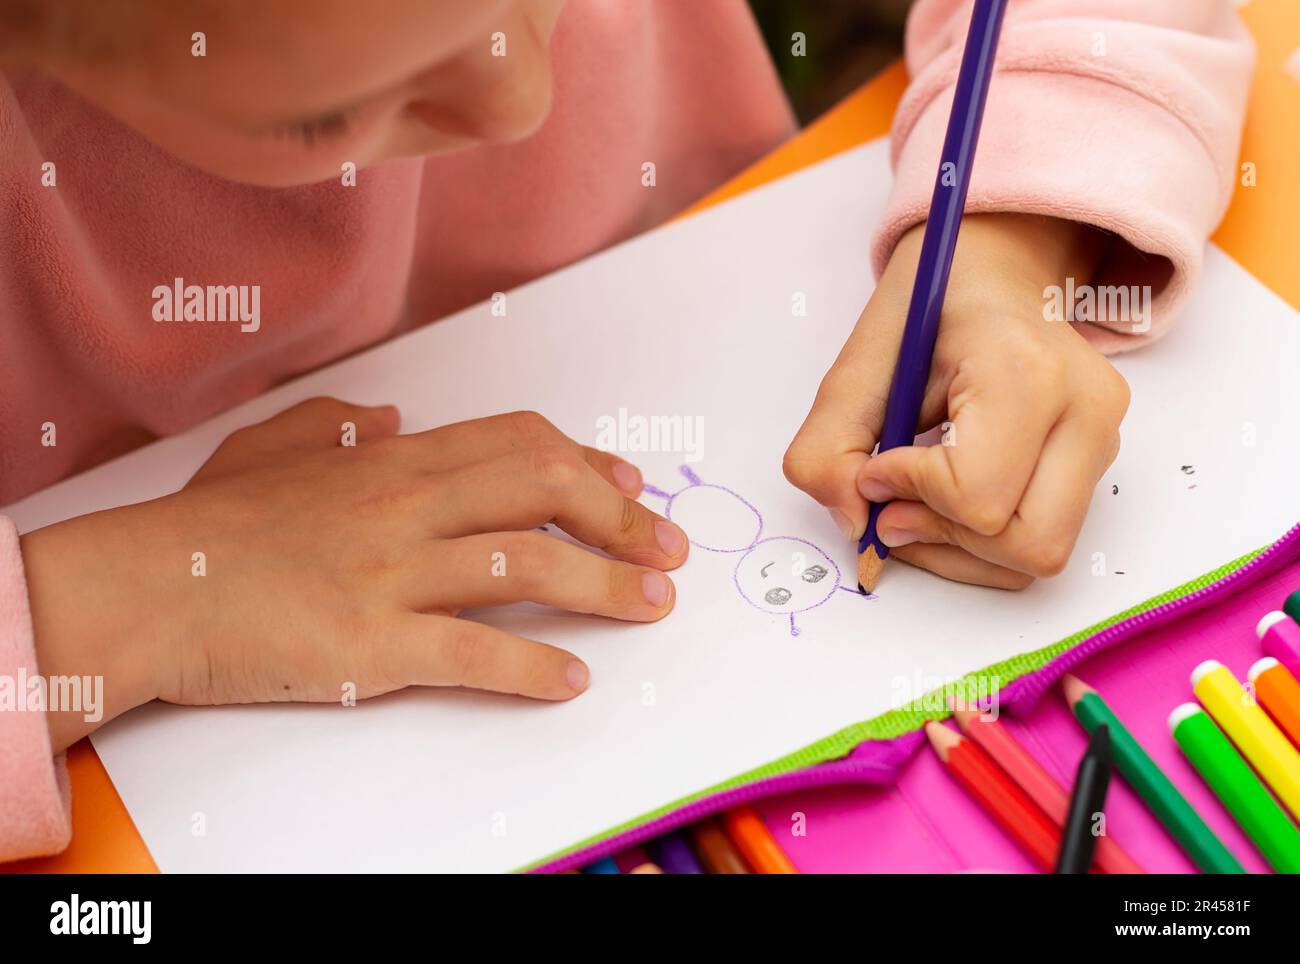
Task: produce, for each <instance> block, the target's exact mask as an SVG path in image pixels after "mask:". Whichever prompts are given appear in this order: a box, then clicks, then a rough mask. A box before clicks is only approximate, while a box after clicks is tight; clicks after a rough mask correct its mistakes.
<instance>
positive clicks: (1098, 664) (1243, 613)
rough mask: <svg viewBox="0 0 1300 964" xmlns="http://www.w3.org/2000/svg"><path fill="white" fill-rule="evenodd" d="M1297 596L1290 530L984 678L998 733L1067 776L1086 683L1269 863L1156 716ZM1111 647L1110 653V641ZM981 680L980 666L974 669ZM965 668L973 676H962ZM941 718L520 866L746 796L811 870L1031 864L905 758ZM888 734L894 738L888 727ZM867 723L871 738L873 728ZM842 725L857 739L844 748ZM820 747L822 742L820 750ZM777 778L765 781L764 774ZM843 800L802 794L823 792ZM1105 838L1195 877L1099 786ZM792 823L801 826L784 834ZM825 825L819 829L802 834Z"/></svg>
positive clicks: (1214, 821)
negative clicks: (1075, 690) (1001, 723)
mask: <svg viewBox="0 0 1300 964" xmlns="http://www.w3.org/2000/svg"><path fill="white" fill-rule="evenodd" d="M1297 588H1300V525H1296V526H1294V527H1292V528H1291V530H1290V531H1288V532H1287V533H1286V535H1284V536H1283V537H1282V538H1281V539H1279V540H1278V541H1277V542H1275V543H1273V544H1272V545H1270V546H1268V547H1266V548H1265V549H1262V550H1260V551H1258V552H1256V553H1250V554H1248V555H1247V556H1244V557H1242V558H1241V559H1237V560H1234V561H1233V562H1231V563H1228V564H1227V565H1225V566H1223V567H1221V568H1220V569H1217V570H1215V571H1213V572H1211V573H1207V574H1206V575H1205V576H1202V577H1201V578H1199V579H1196V580H1193V581H1192V582H1190V583H1187V584H1185V585H1183V586H1179V587H1177V588H1175V589H1172V590H1170V591H1169V592H1167V593H1164V594H1161V595H1160V596H1157V597H1155V598H1153V599H1150V600H1147V601H1146V602H1144V603H1142V604H1140V605H1138V606H1135V607H1133V608H1132V609H1130V610H1127V611H1126V612H1124V613H1120V614H1118V615H1116V616H1115V617H1112V618H1111V619H1109V620H1106V621H1104V622H1103V623H1100V624H1098V625H1096V626H1093V627H1089V628H1088V629H1087V630H1084V631H1083V632H1081V633H1079V634H1076V635H1075V636H1073V637H1070V638H1068V639H1066V640H1062V641H1061V642H1059V643H1057V644H1055V645H1054V646H1051V647H1048V648H1046V649H1045V650H1039V651H1037V652H1036V653H1031V654H1027V655H1026V656H1023V657H1017V658H1015V659H1013V660H1011V661H1008V663H1007V664H1002V665H1000V666H999V667H998V668H997V669H998V671H999V673H1000V674H1001V675H1002V676H1003V678H1007V677H1009V676H1014V677H1015V678H1014V679H1013V681H1012V682H1010V683H1009V684H1007V685H1006V686H1005V687H1003V688H1002V689H1001V692H1000V694H999V711H1001V712H1005V713H1006V714H1007V716H1008V717H1010V719H1009V721H1008V723H1007V725H1008V726H1010V727H1012V728H1013V729H1014V730H1015V731H1016V734H1017V736H1018V737H1019V738H1020V739H1021V740H1022V741H1023V742H1025V743H1026V745H1027V746H1029V747H1030V748H1031V750H1032V751H1033V752H1034V753H1035V755H1036V756H1038V757H1039V759H1040V761H1041V762H1042V763H1043V764H1044V766H1046V767H1047V769H1048V770H1049V771H1052V772H1054V775H1056V776H1057V777H1058V778H1059V779H1060V780H1061V782H1062V783H1064V784H1067V785H1068V784H1069V783H1070V782H1071V780H1072V773H1073V767H1074V764H1075V762H1076V761H1077V758H1078V755H1079V754H1080V753H1082V749H1083V746H1084V742H1085V737H1084V735H1083V734H1082V731H1081V730H1080V728H1079V727H1078V725H1077V724H1076V723H1075V722H1074V721H1073V719H1072V718H1071V717H1070V715H1069V713H1068V711H1066V710H1065V708H1064V703H1063V701H1062V700H1060V698H1059V697H1057V696H1051V697H1049V698H1047V699H1044V697H1045V695H1046V694H1048V693H1049V691H1050V690H1051V689H1052V688H1053V686H1054V685H1055V683H1056V681H1057V680H1058V679H1059V678H1060V676H1061V675H1062V674H1064V673H1067V672H1072V673H1076V674H1078V675H1080V676H1082V677H1083V678H1084V679H1086V680H1087V681H1088V682H1089V683H1091V684H1092V685H1094V686H1096V687H1097V688H1098V689H1099V690H1100V691H1101V692H1102V693H1103V695H1104V696H1105V698H1106V700H1107V702H1108V703H1110V705H1111V706H1112V707H1113V708H1114V709H1115V710H1116V712H1117V713H1119V714H1120V716H1121V718H1123V719H1124V721H1125V724H1126V725H1127V726H1128V728H1129V729H1130V730H1131V731H1132V732H1133V733H1134V735H1135V736H1136V737H1137V738H1138V739H1139V740H1140V741H1141V742H1142V743H1143V745H1144V746H1145V747H1146V748H1147V750H1148V752H1150V753H1151V755H1152V756H1153V757H1154V758H1155V759H1156V761H1157V763H1159V764H1160V766H1161V767H1162V768H1164V769H1165V771H1166V773H1168V774H1169V775H1170V777H1171V779H1173V780H1174V782H1175V783H1176V784H1177V785H1178V787H1179V789H1180V790H1182V791H1183V793H1184V795H1185V796H1187V798H1188V799H1189V801H1191V803H1192V804H1193V806H1194V807H1196V808H1197V810H1198V812H1200V813H1201V814H1202V816H1203V817H1204V818H1205V819H1206V821H1207V822H1208V823H1209V824H1210V825H1211V827H1212V828H1213V829H1214V830H1215V831H1216V832H1217V833H1219V834H1220V835H1221V837H1222V839H1223V840H1224V843H1225V844H1227V845H1228V847H1229V849H1231V850H1232V851H1233V852H1234V853H1235V854H1236V855H1237V856H1238V858H1239V859H1240V860H1241V861H1242V863H1243V864H1245V865H1246V866H1247V869H1250V870H1254V871H1266V870H1267V866H1266V865H1265V864H1264V863H1263V861H1262V859H1261V858H1260V857H1259V855H1258V854H1257V853H1256V852H1255V851H1254V849H1253V847H1252V846H1251V844H1250V843H1249V841H1248V839H1247V838H1246V837H1245V836H1244V835H1243V834H1242V833H1241V831H1240V830H1239V829H1238V828H1237V827H1236V825H1235V824H1234V823H1233V821H1232V819H1231V817H1229V816H1228V814H1227V813H1226V812H1225V811H1224V810H1223V809H1222V807H1221V806H1220V805H1219V803H1218V801H1217V800H1216V799H1215V798H1214V797H1213V795H1212V794H1211V793H1210V791H1209V790H1208V788H1206V787H1205V786H1204V785H1203V784H1202V783H1201V782H1200V779H1199V777H1198V776H1197V775H1196V774H1195V772H1194V771H1193V770H1192V769H1191V768H1190V766H1189V765H1188V764H1187V763H1186V761H1185V760H1183V758H1182V757H1181V754H1180V753H1179V751H1178V749H1177V747H1176V745H1175V744H1174V743H1173V740H1172V739H1171V738H1170V737H1169V734H1168V729H1167V725H1166V722H1165V721H1166V718H1167V716H1168V713H1169V711H1170V710H1172V709H1173V707H1174V706H1176V705H1177V704H1178V703H1182V702H1186V701H1188V700H1191V699H1193V696H1192V693H1191V687H1190V683H1189V680H1188V674H1189V673H1190V672H1191V669H1192V668H1193V667H1194V666H1195V665H1196V664H1197V663H1198V662H1200V661H1201V660H1203V659H1210V658H1213V659H1218V660H1219V661H1220V662H1222V663H1224V664H1225V665H1227V666H1228V667H1229V668H1230V669H1232V670H1233V672H1234V673H1236V675H1237V676H1238V678H1239V679H1243V680H1244V679H1245V677H1246V671H1247V669H1248V668H1249V666H1250V665H1251V664H1252V663H1253V662H1255V661H1256V660H1257V659H1259V658H1260V657H1262V656H1263V655H1264V654H1263V651H1262V649H1261V648H1260V645H1259V642H1258V640H1257V639H1256V637H1255V632H1254V627H1255V624H1256V622H1257V621H1258V620H1259V617H1260V616H1262V615H1263V614H1264V613H1265V612H1267V611H1269V610H1273V609H1279V608H1281V605H1282V601H1283V600H1284V599H1285V597H1286V595H1287V594H1288V593H1289V592H1291V591H1293V590H1295V589H1297ZM1121 644H1122V645H1121ZM985 672H988V671H985ZM973 675H977V674H973ZM945 715H946V714H945V713H944V712H943V711H934V712H931V713H929V714H925V713H923V712H920V711H916V712H910V711H909V712H908V713H903V714H901V715H900V714H898V713H892V714H887V716H888V717H890V719H889V720H888V721H887V722H886V723H885V724H883V725H882V724H880V723H878V722H876V723H867V724H862V725H861V727H859V728H850V730H848V731H845V735H846V738H847V740H848V742H846V743H845V751H844V752H842V753H841V754H839V755H837V756H836V758H834V759H825V760H823V761H821V762H818V761H816V760H815V755H813V756H814V759H812V760H810V761H809V763H810V765H800V761H799V759H798V756H799V755H798V754H796V755H795V756H794V757H793V758H787V759H786V760H783V761H778V762H777V763H774V764H773V765H772V766H771V767H769V768H762V769H760V770H758V771H754V772H753V773H750V774H746V775H744V776H741V777H738V778H736V779H735V780H733V781H729V782H728V784H726V785H723V786H722V787H719V788H717V789H715V790H713V791H709V792H706V793H703V794H701V795H698V796H696V797H694V798H691V799H688V800H686V801H683V802H681V803H680V804H677V805H671V806H669V807H666V808H664V809H662V810H661V811H658V812H655V813H652V814H648V815H647V816H646V817H644V818H643V819H641V820H638V821H635V822H633V823H632V824H629V825H627V826H624V827H621V828H616V829H614V830H612V831H610V832H607V833H606V834H603V835H601V836H600V837H599V838H596V839H592V840H590V841H586V842H583V843H581V844H579V845H577V846H575V847H574V848H571V849H569V850H568V851H566V852H564V853H562V854H558V855H554V856H552V857H550V858H547V859H546V860H544V861H542V862H540V863H539V864H537V865H535V866H533V867H532V868H529V869H531V870H533V871H534V872H540V873H555V872H560V871H564V870H569V869H572V868H576V867H581V866H584V865H585V864H588V863H590V862H592V861H593V860H596V859H598V858H600V857H603V856H606V855H610V854H615V853H618V852H620V851H622V850H625V849H627V848H628V847H632V846H635V845H637V844H640V843H643V842H645V841H647V840H651V839H653V838H655V837H657V836H660V835H661V834H663V833H666V832H667V831H669V830H672V829H674V828H677V827H681V826H684V825H687V824H690V823H693V822H695V821H697V820H700V819H702V818H704V817H707V816H709V815H711V814H715V813H718V812H719V811H722V810H726V809H728V808H730V807H733V806H736V805H738V804H741V803H753V804H754V805H755V806H756V808H757V809H759V811H760V812H761V813H762V814H763V815H764V817H765V818H766V819H767V821H768V824H769V827H770V828H771V829H772V830H773V832H774V833H775V834H776V835H777V837H778V840H780V841H781V844H782V846H783V847H784V848H785V849H786V851H787V853H789V854H790V856H791V858H792V859H793V860H794V862H795V864H796V865H797V866H798V867H799V868H800V869H801V870H803V871H811V872H865V871H886V872H888V871H893V872H953V871H961V870H972V869H984V870H1009V871H1030V870H1033V869H1034V865H1033V864H1032V863H1030V862H1029V860H1028V858H1026V857H1025V856H1024V855H1023V854H1021V853H1020V852H1019V851H1018V850H1017V849H1016V848H1015V846H1014V844H1012V843H1011V841H1010V840H1009V839H1008V838H1006V836H1005V835H1004V834H1002V832H1001V830H1000V829H999V828H998V827H997V826H996V825H995V824H993V823H992V822H991V821H990V820H989V819H988V818H987V817H986V816H985V815H984V814H983V813H982V812H981V811H980V810H979V808H978V807H977V806H976V805H975V804H974V803H973V801H971V800H969V798H967V797H965V795H964V794H963V792H962V791H961V790H960V789H959V788H957V787H956V786H955V784H953V782H952V781H951V780H949V779H948V778H947V775H946V774H945V773H943V771H942V770H941V769H940V768H939V767H938V765H937V763H936V762H935V761H934V760H933V758H932V757H931V755H930V754H918V753H917V751H918V749H920V747H921V746H922V744H923V742H924V738H923V736H922V734H921V732H920V727H921V725H922V724H923V722H924V720H925V719H926V718H942V717H944V716H945ZM890 729H893V730H895V731H897V732H892V733H891V732H889V730H890ZM873 730H877V731H883V732H879V733H877V732H872V731H873ZM855 731H859V732H861V733H862V734H864V735H865V738H859V739H856V740H855V739H854V733H855ZM822 752H823V753H824V752H825V747H824V746H823V747H822ZM773 771H776V772H773ZM836 787H839V788H849V789H846V790H844V791H843V792H834V793H827V792H820V793H819V792H813V791H818V790H825V788H836ZM1107 815H1108V819H1110V820H1111V827H1110V831H1109V832H1111V833H1112V835H1113V836H1114V837H1115V839H1116V840H1117V841H1118V842H1119V843H1120V844H1121V846H1123V847H1124V848H1125V849H1126V850H1127V851H1128V852H1129V853H1130V855H1132V856H1133V857H1134V858H1135V859H1136V860H1137V861H1138V863H1140V864H1141V865H1142V866H1143V868H1144V869H1146V870H1147V871H1148V872H1190V871H1191V870H1192V869H1193V868H1192V865H1191V863H1190V862H1189V861H1187V859H1186V858H1185V856H1184V855H1183V854H1182V853H1181V852H1180V851H1179V850H1178V848H1177V846H1176V845H1175V844H1174V843H1173V841H1172V840H1171V839H1170V838H1168V836H1167V835H1166V834H1165V833H1164V831H1163V828H1161V827H1160V825H1159V824H1158V823H1156V822H1155V821H1154V819H1153V818H1151V816H1150V815H1149V814H1148V813H1147V812H1146V811H1145V808H1144V807H1143V806H1142V804H1141V802H1140V801H1139V800H1137V798H1136V797H1135V796H1134V795H1133V794H1132V792H1131V791H1130V790H1129V789H1128V788H1127V786H1125V785H1123V781H1122V780H1115V781H1112V791H1111V795H1110V798H1109V799H1108V802H1107ZM800 826H802V828H803V829H804V832H803V833H799V832H798V830H796V829H795V828H798V827H800ZM809 827H812V828H814V831H815V830H816V829H817V828H826V827H830V828H832V829H833V832H809V831H808V829H807V828H809Z"/></svg>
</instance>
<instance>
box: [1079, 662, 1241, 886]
mask: <svg viewBox="0 0 1300 964" xmlns="http://www.w3.org/2000/svg"><path fill="white" fill-rule="evenodd" d="M1061 687H1062V689H1063V690H1064V691H1065V701H1066V702H1067V703H1069V704H1070V709H1072V710H1073V711H1074V715H1075V717H1076V718H1077V719H1078V720H1079V722H1080V723H1082V724H1083V728H1084V729H1085V730H1087V731H1088V732H1089V733H1091V732H1092V731H1093V730H1094V729H1096V727H1097V725H1098V724H1100V723H1105V724H1106V725H1107V726H1108V727H1110V742H1111V748H1112V749H1113V750H1114V753H1115V765H1116V766H1118V767H1119V772H1120V773H1122V774H1124V779H1125V780H1127V781H1128V784H1129V786H1131V787H1132V788H1133V789H1134V790H1135V791H1136V792H1137V795H1138V796H1139V797H1141V798H1142V799H1143V801H1144V802H1145V803H1146V805H1147V806H1148V807H1149V808H1150V809H1151V812H1152V813H1154V814H1155V815H1156V818H1157V819H1158V820H1159V821H1160V822H1161V823H1163V824H1164V825H1165V829H1166V830H1168V831H1169V833H1170V835H1171V836H1173V838H1174V839H1175V840H1177V841H1178V843H1179V845H1180V846H1181V847H1182V848H1183V850H1184V851H1186V852H1187V856H1189V857H1191V858H1192V862H1193V863H1194V864H1196V866H1197V867H1200V868H1201V870H1203V871H1205V872H1206V873H1207V874H1244V873H1245V872H1246V869H1245V868H1244V867H1242V866H1241V864H1240V863H1238V861H1237V858H1236V857H1234V856H1233V855H1232V853H1231V852H1230V851H1229V850H1228V848H1227V847H1225V846H1224V845H1223V841H1221V840H1220V839H1219V838H1218V837H1216V836H1215V835H1214V831H1213V830H1211V829H1210V828H1209V827H1207V826H1206V825H1205V821H1204V820H1202V819H1201V818H1200V817H1199V816H1198V815H1197V813H1196V811H1195V810H1193V809H1192V805H1191V804H1190V803H1188V802H1187V799H1186V798H1185V797H1184V796H1183V795H1182V794H1181V793H1179V792H1178V788H1177V787H1175V786H1174V785H1173V784H1172V783H1170V782H1169V778H1168V777H1167V776H1165V774H1164V771H1163V770H1161V769H1160V767H1158V766H1156V761H1155V760H1153V759H1151V757H1150V756H1149V755H1148V754H1147V751H1146V750H1144V749H1142V744H1140V743H1139V742H1138V741H1137V740H1135V739H1134V738H1133V734H1132V733H1130V732H1129V731H1128V729H1127V728H1126V727H1125V726H1124V724H1123V723H1121V722H1120V720H1119V717H1118V716H1116V715H1115V714H1114V713H1113V712H1111V709H1110V707H1109V706H1107V705H1106V704H1105V702H1103V700H1102V698H1101V697H1100V696H1098V695H1097V691H1096V690H1095V689H1093V688H1092V687H1091V686H1089V685H1088V684H1087V683H1085V682H1083V680H1081V679H1079V678H1078V677H1076V676H1070V675H1069V674H1066V675H1065V676H1064V677H1062V679H1061Z"/></svg>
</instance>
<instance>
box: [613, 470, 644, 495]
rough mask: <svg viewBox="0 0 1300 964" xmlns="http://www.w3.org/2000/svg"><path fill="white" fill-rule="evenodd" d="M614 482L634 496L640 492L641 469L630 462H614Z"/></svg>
mask: <svg viewBox="0 0 1300 964" xmlns="http://www.w3.org/2000/svg"><path fill="white" fill-rule="evenodd" d="M614 484H615V485H617V486H618V487H619V488H620V489H622V490H623V491H624V492H625V493H627V494H628V495H630V496H632V497H633V498H635V497H636V496H638V495H640V494H641V471H640V470H639V469H638V468H637V467H636V466H635V465H633V464H631V463H630V462H615V463H614Z"/></svg>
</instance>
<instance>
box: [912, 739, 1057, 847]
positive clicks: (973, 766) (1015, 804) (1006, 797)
mask: <svg viewBox="0 0 1300 964" xmlns="http://www.w3.org/2000/svg"><path fill="white" fill-rule="evenodd" d="M925 735H926V736H928V737H929V738H930V745H931V746H932V747H934V752H935V753H936V754H938V756H939V759H940V760H941V761H942V762H943V764H944V766H945V767H947V768H948V772H949V773H951V774H952V775H953V777H954V778H955V779H956V780H957V782H958V783H960V784H961V785H962V786H963V787H965V788H966V792H967V793H969V794H970V795H971V796H972V797H974V798H975V799H976V800H977V801H978V802H979V804H980V805H981V806H982V807H983V808H984V809H985V810H987V811H988V813H989V815H990V816H992V817H993V818H994V819H995V820H997V821H998V823H1000V824H1002V829H1003V830H1005V831H1006V832H1007V833H1008V834H1009V835H1010V836H1011V837H1012V838H1013V839H1014V840H1015V841H1016V843H1018V844H1020V846H1021V847H1022V848H1024V850H1025V851H1026V852H1027V853H1028V854H1029V855H1030V856H1031V857H1033V858H1034V862H1035V863H1037V864H1038V865H1039V866H1040V867H1042V868H1043V869H1044V870H1046V871H1048V872H1051V870H1052V869H1053V868H1054V867H1055V866H1056V852H1057V851H1058V850H1059V849H1060V846H1061V831H1060V830H1059V829H1058V828H1057V826H1056V825H1055V824H1054V823H1052V820H1051V818H1050V817H1048V816H1047V814H1045V813H1043V811H1042V810H1041V809H1040V808H1039V806H1038V805H1037V804H1036V803H1034V801H1032V800H1030V799H1029V797H1028V796H1026V795H1025V792H1024V791H1023V790H1021V789H1020V787H1018V786H1016V784H1015V783H1014V782H1013V781H1012V779H1011V778H1010V777H1009V776H1007V775H1006V773H1004V772H1003V771H1002V769H1001V768H999V767H998V765H997V764H996V763H994V762H993V760H992V759H991V758H990V757H989V755H988V754H987V753H985V752H984V751H983V750H981V749H980V748H979V746H978V745H977V744H975V743H972V742H971V741H970V740H968V739H966V738H965V737H964V736H962V735H961V734H959V733H954V732H953V731H952V730H950V729H948V728H947V727H946V726H943V725H942V724H939V723H936V722H934V721H933V720H931V721H930V722H929V723H927V724H925Z"/></svg>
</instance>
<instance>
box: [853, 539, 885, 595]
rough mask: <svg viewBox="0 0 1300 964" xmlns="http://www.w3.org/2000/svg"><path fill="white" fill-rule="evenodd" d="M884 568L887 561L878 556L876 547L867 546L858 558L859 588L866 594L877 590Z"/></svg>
mask: <svg viewBox="0 0 1300 964" xmlns="http://www.w3.org/2000/svg"><path fill="white" fill-rule="evenodd" d="M884 568H885V560H884V559H882V558H880V556H878V555H876V547H875V546H867V548H866V551H865V552H863V553H861V554H859V556H858V588H859V589H860V590H862V591H863V592H864V593H867V592H872V591H873V590H875V588H876V580H877V579H879V578H880V573H881V570H883V569H884Z"/></svg>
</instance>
